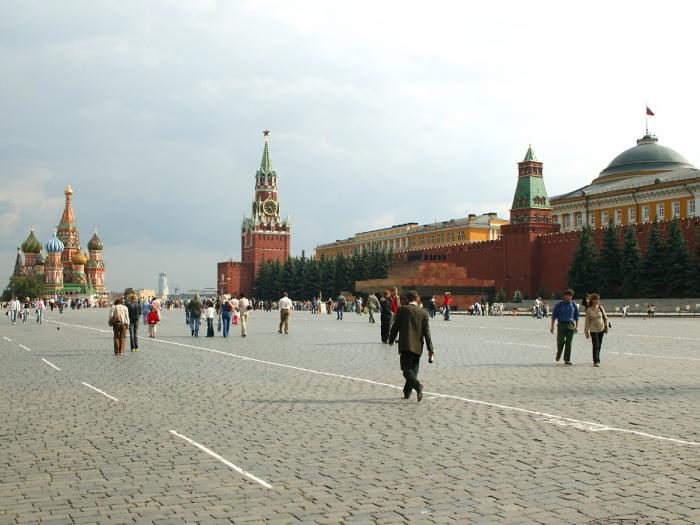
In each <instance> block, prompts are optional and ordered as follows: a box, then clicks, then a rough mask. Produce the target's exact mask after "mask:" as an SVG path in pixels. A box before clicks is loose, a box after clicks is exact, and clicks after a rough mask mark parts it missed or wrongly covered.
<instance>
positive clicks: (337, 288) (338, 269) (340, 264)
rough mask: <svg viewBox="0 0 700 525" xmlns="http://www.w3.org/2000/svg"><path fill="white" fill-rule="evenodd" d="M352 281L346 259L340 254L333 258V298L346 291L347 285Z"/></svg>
mask: <svg viewBox="0 0 700 525" xmlns="http://www.w3.org/2000/svg"><path fill="white" fill-rule="evenodd" d="M351 280H352V277H351V275H350V265H349V264H348V259H347V258H346V257H345V256H344V255H343V254H342V253H341V254H340V255H338V256H337V257H336V258H335V283H334V286H333V289H334V293H333V295H334V296H335V295H336V294H338V293H340V292H341V291H343V290H348V288H349V287H348V283H349V282H350V281H351Z"/></svg>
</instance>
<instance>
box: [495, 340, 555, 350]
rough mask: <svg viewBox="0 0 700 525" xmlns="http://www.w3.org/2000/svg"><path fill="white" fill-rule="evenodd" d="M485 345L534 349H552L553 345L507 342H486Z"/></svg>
mask: <svg viewBox="0 0 700 525" xmlns="http://www.w3.org/2000/svg"><path fill="white" fill-rule="evenodd" d="M484 343H493V344H495V345H512V346H532V347H533V348H552V346H551V345H530V344H527V343H507V342H505V341H484Z"/></svg>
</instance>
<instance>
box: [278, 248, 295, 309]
mask: <svg viewBox="0 0 700 525" xmlns="http://www.w3.org/2000/svg"><path fill="white" fill-rule="evenodd" d="M296 262H297V261H296V260H295V259H292V258H291V257H287V260H286V261H285V262H284V266H283V267H282V275H281V282H280V285H281V289H280V290H278V293H280V294H281V293H282V292H287V293H288V294H289V296H290V297H289V298H290V299H297V297H294V296H293V295H292V292H293V287H294V284H295V283H294V281H295V279H296Z"/></svg>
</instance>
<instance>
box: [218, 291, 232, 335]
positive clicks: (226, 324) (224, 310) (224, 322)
mask: <svg viewBox="0 0 700 525" xmlns="http://www.w3.org/2000/svg"><path fill="white" fill-rule="evenodd" d="M232 314H233V305H232V304H231V301H229V300H228V299H226V300H225V301H224V302H223V303H222V305H221V328H222V329H223V332H224V337H228V332H229V330H230V328H231V315H232Z"/></svg>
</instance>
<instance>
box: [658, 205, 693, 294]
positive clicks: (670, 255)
mask: <svg viewBox="0 0 700 525" xmlns="http://www.w3.org/2000/svg"><path fill="white" fill-rule="evenodd" d="M666 257H667V261H668V265H667V267H666V285H665V293H664V296H666V297H691V295H692V293H693V285H694V282H693V279H694V276H693V260H692V258H691V257H690V252H689V251H688V245H687V244H686V242H685V237H684V236H683V231H682V230H681V226H680V222H679V221H678V219H676V220H674V221H673V222H672V223H671V227H670V229H669V233H668V240H667V241H666Z"/></svg>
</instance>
